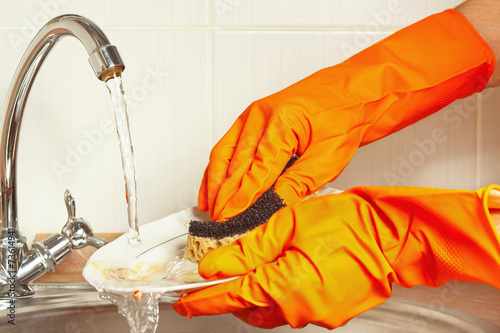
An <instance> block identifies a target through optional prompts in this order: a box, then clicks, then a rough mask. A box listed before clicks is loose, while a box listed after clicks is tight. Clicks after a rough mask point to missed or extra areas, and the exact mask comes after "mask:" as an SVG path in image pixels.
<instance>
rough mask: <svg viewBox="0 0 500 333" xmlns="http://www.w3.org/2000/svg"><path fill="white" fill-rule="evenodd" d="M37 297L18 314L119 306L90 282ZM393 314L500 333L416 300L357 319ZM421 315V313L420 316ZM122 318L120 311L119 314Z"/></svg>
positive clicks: (47, 287)
mask: <svg viewBox="0 0 500 333" xmlns="http://www.w3.org/2000/svg"><path fill="white" fill-rule="evenodd" d="M34 288H35V290H36V292H37V293H36V294H35V296H34V297H32V298H20V299H16V304H17V306H16V313H18V314H24V315H31V314H36V313H37V312H47V304H50V311H56V312H57V311H61V310H64V311H65V312H66V311H71V310H73V309H75V310H76V309H79V310H81V309H84V308H101V307H115V305H113V304H112V303H111V302H109V301H108V300H104V299H101V298H100V297H99V293H98V292H97V291H96V290H95V289H94V287H92V286H90V285H89V284H88V283H85V282H81V283H71V284H69V283H39V284H35V285H34ZM178 297H179V296H173V297H169V296H163V295H162V296H161V297H160V299H159V301H160V303H162V304H164V303H173V302H174V301H175V300H176V299H178ZM9 304H10V300H9V299H4V300H0V316H2V315H3V314H4V313H5V312H7V306H8V305H9ZM384 311H388V313H389V314H391V313H396V314H397V313H398V312H401V313H406V314H407V313H415V314H416V318H415V319H418V318H420V317H418V316H422V317H421V318H422V319H423V318H432V317H434V318H436V320H441V319H442V318H441V319H438V317H443V315H444V316H445V318H448V317H449V318H450V321H451V319H453V320H457V321H459V322H462V323H464V325H465V324H467V325H472V326H474V327H476V328H478V329H480V330H481V332H484V333H500V327H498V326H497V325H495V324H494V323H492V322H490V321H488V320H486V319H483V318H480V317H478V316H475V315H472V314H469V313H466V312H462V311H459V310H455V309H450V308H448V307H445V306H438V305H435V304H429V303H423V302H418V301H413V300H407V299H401V298H397V297H392V298H390V299H389V300H387V301H386V302H384V303H382V304H381V305H379V306H378V307H376V308H375V309H372V310H370V311H367V312H364V313H362V314H360V315H358V316H357V317H356V321H358V322H363V321H365V322H370V321H371V322H373V321H379V322H380V320H377V319H378V318H380V314H381V312H384ZM418 313H421V314H420V315H419V314H418ZM117 315H118V311H117Z"/></svg>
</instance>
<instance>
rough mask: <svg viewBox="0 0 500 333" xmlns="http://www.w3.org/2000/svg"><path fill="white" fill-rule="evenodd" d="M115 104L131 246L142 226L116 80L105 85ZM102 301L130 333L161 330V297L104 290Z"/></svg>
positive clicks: (120, 88)
mask: <svg viewBox="0 0 500 333" xmlns="http://www.w3.org/2000/svg"><path fill="white" fill-rule="evenodd" d="M106 86H107V87H108V90H109V94H110V96H111V100H112V102H113V108H114V115H115V124H116V131H117V134H118V141H119V144H120V152H121V157H122V166H123V175H124V177H125V196H126V199H127V212H128V234H127V237H128V240H129V244H128V245H129V246H134V244H138V243H140V241H141V239H140V234H139V224H138V220H137V183H136V177H135V163H134V149H133V146H132V140H131V138H130V128H129V123H128V114H127V104H126V101H125V93H124V91H123V86H122V79H121V77H120V76H116V75H115V76H114V77H113V78H111V79H109V80H108V81H106ZM99 295H100V297H101V298H103V299H108V300H110V301H111V302H112V303H113V304H115V305H116V306H117V307H118V312H119V313H120V314H122V315H123V316H124V317H125V318H127V322H128V324H129V326H130V332H131V333H154V332H156V328H157V326H158V318H159V313H158V312H159V307H158V296H157V295H156V294H155V293H147V294H145V295H144V297H139V298H137V297H134V295H133V294H132V293H111V292H106V290H102V291H101V292H100V293H99Z"/></svg>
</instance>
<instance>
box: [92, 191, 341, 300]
mask: <svg viewBox="0 0 500 333" xmlns="http://www.w3.org/2000/svg"><path fill="white" fill-rule="evenodd" d="M338 192H340V191H339V190H336V189H333V188H323V189H321V190H320V191H319V193H318V195H325V194H331V193H338ZM191 220H199V221H208V220H209V215H208V213H204V212H201V211H200V210H199V209H198V208H196V207H194V208H189V209H186V210H183V211H181V212H178V213H175V214H172V215H169V216H167V217H164V218H162V219H159V220H157V221H154V222H150V223H148V224H145V225H143V226H141V228H140V234H141V242H140V243H138V244H130V243H129V242H128V239H127V235H126V234H124V235H122V236H120V237H119V238H118V239H116V240H115V241H113V242H111V243H109V244H108V245H106V246H103V247H102V248H100V249H99V250H97V251H96V252H95V253H94V254H93V255H92V256H91V257H90V259H89V260H88V261H87V264H86V265H85V268H84V270H83V276H84V278H85V279H86V280H87V281H88V282H89V283H90V284H91V285H92V286H94V287H95V288H96V289H97V290H99V291H106V292H115V293H124V292H134V291H136V290H140V291H142V292H156V293H159V294H164V295H168V296H172V295H178V294H181V295H182V294H185V293H189V292H192V291H195V290H198V289H202V288H206V287H208V286H211V285H215V284H218V283H222V282H225V281H229V280H232V279H234V278H230V279H224V280H217V281H207V280H204V279H203V278H201V277H200V276H199V275H198V273H197V265H196V264H194V263H191V262H189V261H187V260H182V259H180V258H182V253H181V252H182V250H183V249H185V247H186V239H187V234H188V225H189V221H191ZM174 266H175V267H174ZM172 268H174V269H172Z"/></svg>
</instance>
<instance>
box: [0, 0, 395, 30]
mask: <svg viewBox="0 0 500 333" xmlns="http://www.w3.org/2000/svg"><path fill="white" fill-rule="evenodd" d="M210 1H213V0H210ZM209 12H210V14H209V15H210V16H213V10H209ZM209 20H210V22H209V25H207V26H203V25H200V26H196V25H193V26H189V25H187V26H102V27H101V29H102V30H104V31H119V30H124V31H255V32H261V31H262V32H341V33H362V34H368V35H371V34H377V33H388V32H390V33H392V32H395V31H396V30H398V29H401V28H402V27H384V28H381V29H379V30H377V31H364V30H362V29H360V28H359V27H357V26H352V27H343V26H293V27H292V26H290V27H287V26H281V27H280V26H260V27H259V26H231V27H228V26H214V24H213V19H212V18H210V19H209ZM27 28H29V29H30V30H32V31H33V34H35V33H36V32H37V31H38V30H39V29H40V28H41V27H35V26H32V27H31V26H30V27H25V26H19V27H18V26H0V31H2V30H22V29H27Z"/></svg>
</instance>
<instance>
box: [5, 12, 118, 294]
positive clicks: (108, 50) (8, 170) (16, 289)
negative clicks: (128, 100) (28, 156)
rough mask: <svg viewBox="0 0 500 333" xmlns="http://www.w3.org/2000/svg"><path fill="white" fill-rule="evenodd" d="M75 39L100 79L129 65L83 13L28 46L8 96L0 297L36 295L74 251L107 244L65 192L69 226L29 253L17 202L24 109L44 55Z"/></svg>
mask: <svg viewBox="0 0 500 333" xmlns="http://www.w3.org/2000/svg"><path fill="white" fill-rule="evenodd" d="M64 36H74V37H76V38H77V39H79V40H80V42H82V44H83V45H84V46H85V48H86V50H87V53H88V54H89V62H90V65H91V67H92V69H93V70H94V72H95V74H96V76H97V78H98V79H99V80H102V81H107V80H108V79H110V78H112V77H113V76H114V75H120V73H121V72H122V71H123V70H124V69H125V66H124V64H123V62H122V60H121V58H120V55H119V54H118V51H117V49H116V47H115V46H113V45H111V44H110V43H109V41H108V39H107V37H106V36H105V35H104V33H103V32H102V30H101V29H100V28H99V27H98V26H97V25H96V24H95V23H93V22H92V21H90V20H88V19H86V18H84V17H81V16H78V15H62V16H58V17H56V18H54V19H52V20H51V21H49V22H48V23H47V24H45V25H44V26H43V27H42V28H41V29H40V31H39V32H38V33H37V35H36V36H35V37H34V39H33V40H32V41H31V43H30V44H29V46H28V48H27V50H26V52H25V53H24V55H23V57H22V59H21V62H20V63H19V66H18V68H17V70H16V72H15V74H14V78H13V81H12V83H11V86H10V88H9V92H8V94H7V98H8V99H7V102H6V108H5V111H4V118H3V123H2V127H1V128H2V133H1V141H0V161H1V162H0V218H1V221H2V224H1V229H0V298H13V297H27V296H32V295H34V290H33V288H32V287H30V285H29V283H30V282H32V281H33V280H35V279H36V278H38V277H39V276H41V275H43V274H44V273H45V272H53V271H54V266H55V265H56V264H58V263H59V262H61V261H62V260H63V259H65V258H66V257H68V256H69V255H70V254H71V249H74V248H80V247H82V246H85V245H92V246H96V247H101V246H103V245H104V244H105V243H106V242H105V241H104V240H101V239H99V238H97V237H94V236H93V233H92V229H91V228H90V226H89V225H88V223H87V222H86V221H85V220H83V219H81V218H76V217H75V204H74V200H73V198H72V197H71V194H70V193H69V191H66V193H65V201H66V206H67V209H68V222H67V223H66V225H65V226H64V228H63V230H62V232H61V234H54V235H52V236H50V237H49V238H47V239H45V240H44V241H42V242H39V243H35V244H33V246H32V249H31V250H30V251H28V246H27V244H26V237H24V236H23V235H22V233H21V231H20V230H19V225H18V221H17V200H16V192H17V190H16V150H17V144H18V138H19V130H20V127H21V121H22V118H23V112H24V107H25V105H26V100H27V98H28V94H29V92H30V89H31V86H32V84H33V80H34V78H35V76H36V74H37V72H38V70H39V69H40V66H41V65H42V63H43V61H44V59H45V57H46V56H47V54H48V53H49V52H50V50H51V49H52V47H53V46H54V45H55V44H56V43H57V41H58V40H59V39H60V38H61V37H64Z"/></svg>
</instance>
